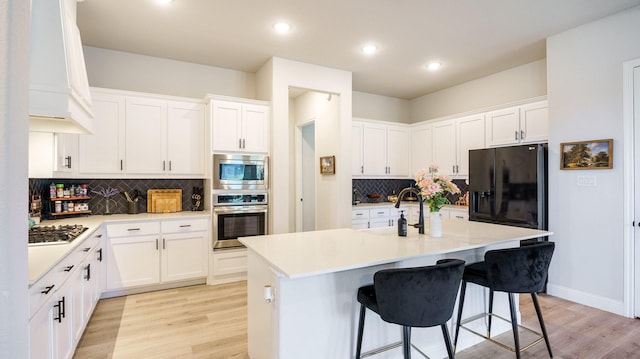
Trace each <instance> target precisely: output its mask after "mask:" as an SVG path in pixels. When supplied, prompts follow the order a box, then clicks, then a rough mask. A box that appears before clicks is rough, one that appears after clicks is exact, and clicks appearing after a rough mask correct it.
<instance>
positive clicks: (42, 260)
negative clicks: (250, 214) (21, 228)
mask: <svg viewBox="0 0 640 359" xmlns="http://www.w3.org/2000/svg"><path fill="white" fill-rule="evenodd" d="M200 216H202V217H210V216H211V212H210V211H182V212H175V213H138V214H113V215H108V216H102V215H92V216H85V217H72V218H64V219H55V220H45V221H42V222H41V223H40V224H39V225H40V226H58V225H65V224H78V225H83V226H85V227H87V230H86V231H84V232H83V233H82V234H81V235H80V236H78V237H77V238H76V239H74V240H73V241H72V242H71V243H68V244H48V245H43V244H40V245H30V246H29V250H28V258H29V286H31V284H33V283H34V282H36V281H37V280H38V279H40V278H41V277H42V276H43V275H44V274H45V273H46V272H48V271H49V270H50V269H51V268H53V267H54V266H55V265H56V264H57V263H58V262H59V261H60V260H61V259H62V258H64V257H65V256H66V255H67V254H69V253H70V252H71V251H72V250H73V249H74V248H76V247H77V246H79V245H80V244H81V243H82V242H83V241H84V240H85V239H87V238H89V237H90V236H91V235H92V234H93V233H94V232H95V231H96V230H97V229H99V228H100V226H101V225H102V224H104V223H126V222H140V221H158V220H164V219H180V218H187V217H200Z"/></svg>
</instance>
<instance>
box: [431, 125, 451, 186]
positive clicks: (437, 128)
mask: <svg viewBox="0 0 640 359" xmlns="http://www.w3.org/2000/svg"><path fill="white" fill-rule="evenodd" d="M433 163H435V164H436V165H438V166H439V167H440V169H439V173H440V174H445V175H454V174H455V169H456V167H455V166H456V123H455V121H453V120H450V121H442V122H437V123H435V124H434V125H433Z"/></svg>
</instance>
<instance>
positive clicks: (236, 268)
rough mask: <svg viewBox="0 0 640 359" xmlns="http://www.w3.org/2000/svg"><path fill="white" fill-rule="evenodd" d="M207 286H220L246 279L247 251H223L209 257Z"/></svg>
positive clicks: (239, 249) (215, 252) (242, 249)
mask: <svg viewBox="0 0 640 359" xmlns="http://www.w3.org/2000/svg"><path fill="white" fill-rule="evenodd" d="M209 271H210V273H209V278H208V281H207V284H222V283H230V282H236V281H239V280H245V279H247V249H246V248H238V249H225V250H218V251H214V252H213V253H212V255H211V265H210V266H209Z"/></svg>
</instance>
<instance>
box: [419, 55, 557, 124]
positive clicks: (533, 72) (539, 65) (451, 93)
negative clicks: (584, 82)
mask: <svg viewBox="0 0 640 359" xmlns="http://www.w3.org/2000/svg"><path fill="white" fill-rule="evenodd" d="M546 94H547V73H546V63H545V59H542V60H538V61H534V62H531V63H529V64H525V65H522V66H518V67H514V68H512V69H508V70H505V71H502V72H498V73H495V74H493V75H489V76H486V77H482V78H479V79H476V80H473V81H469V82H465V83H463V84H460V85H457V86H453V87H450V88H447V89H444V90H441V91H438V92H434V93H432V94H429V95H426V96H422V97H418V98H416V99H413V100H411V102H410V111H411V120H410V122H411V123H415V122H420V121H424V120H431V119H434V118H439V117H445V116H450V115H455V114H460V113H464V112H469V111H477V110H480V109H484V108H489V107H493V106H498V105H503V104H508V103H511V102H516V101H520V100H526V99H530V98H534V97H539V96H544V95H546Z"/></svg>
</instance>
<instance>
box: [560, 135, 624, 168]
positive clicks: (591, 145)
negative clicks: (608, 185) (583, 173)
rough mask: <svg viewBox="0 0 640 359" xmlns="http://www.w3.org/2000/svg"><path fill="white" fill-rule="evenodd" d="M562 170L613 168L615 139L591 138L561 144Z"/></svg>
mask: <svg viewBox="0 0 640 359" xmlns="http://www.w3.org/2000/svg"><path fill="white" fill-rule="evenodd" d="M560 156H561V158H560V169H561V170H604V169H609V168H613V140H612V139H606V140H591V141H581V142H565V143H561V144H560Z"/></svg>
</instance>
